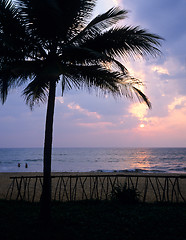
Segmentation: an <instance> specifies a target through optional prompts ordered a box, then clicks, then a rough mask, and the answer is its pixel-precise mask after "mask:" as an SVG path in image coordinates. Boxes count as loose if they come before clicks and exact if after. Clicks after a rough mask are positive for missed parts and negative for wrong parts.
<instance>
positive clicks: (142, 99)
mask: <svg viewBox="0 0 186 240" xmlns="http://www.w3.org/2000/svg"><path fill="white" fill-rule="evenodd" d="M132 89H133V90H134V92H135V93H136V96H137V98H138V100H139V102H145V103H146V104H147V106H148V107H149V108H152V105H151V102H150V100H149V99H148V98H147V96H146V95H145V94H144V93H143V92H142V91H141V90H140V89H138V88H136V87H134V86H133V87H132Z"/></svg>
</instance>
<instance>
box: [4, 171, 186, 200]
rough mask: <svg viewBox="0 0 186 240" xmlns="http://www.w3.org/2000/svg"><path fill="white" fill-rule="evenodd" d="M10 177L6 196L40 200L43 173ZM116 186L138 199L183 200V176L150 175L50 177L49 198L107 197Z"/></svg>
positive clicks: (185, 178)
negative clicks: (134, 190)
mask: <svg viewBox="0 0 186 240" xmlns="http://www.w3.org/2000/svg"><path fill="white" fill-rule="evenodd" d="M11 180H12V182H11V185H10V187H9V189H8V191H7V195H6V199H15V200H25V201H31V202H35V201H39V200H40V197H41V193H42V185H43V176H22V177H11ZM118 185H123V186H124V185H126V186H127V187H128V188H135V189H137V191H138V192H139V193H140V200H141V201H142V202H186V188H185V187H186V175H154V174H152V175H151V174H149V175H144V174H141V175H140V174H135V175H134V174H95V175H92V174H91V175H58V176H52V200H56V201H76V200H87V199H100V200H103V199H110V197H111V192H112V190H113V189H114V187H116V186H118ZM184 186H185V187H184Z"/></svg>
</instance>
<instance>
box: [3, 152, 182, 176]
mask: <svg viewBox="0 0 186 240" xmlns="http://www.w3.org/2000/svg"><path fill="white" fill-rule="evenodd" d="M42 171H43V149H42V148H0V172H42ZM52 171H53V172H92V171H93V172H117V171H118V172H160V173H161V172H162V173H186V148H53V154H52Z"/></svg>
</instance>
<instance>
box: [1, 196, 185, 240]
mask: <svg viewBox="0 0 186 240" xmlns="http://www.w3.org/2000/svg"><path fill="white" fill-rule="evenodd" d="M39 210H40V208H39V204H38V203H28V202H20V201H19V202H16V201H5V200H1V201H0V235H1V239H3V240H6V239H12V240H13V239H24V240H27V239H35V240H36V239H40V240H41V239H69V240H70V239H83V240H85V239H96V240H98V239H102V240H103V239H106V240H109V239H117V240H120V239H144V240H147V239H150V240H153V239H158V240H159V239H164V240H166V239H167V240H171V239H172V240H175V239H176V240H181V239H182V240H183V239H186V205H185V204H142V203H139V204H133V205H132V204H121V203H119V202H117V201H107V202H106V201H82V202H68V203H58V202H55V203H53V205H52V224H51V225H50V227H45V228H44V229H43V230H42V228H41V226H40V225H39V223H38V216H39Z"/></svg>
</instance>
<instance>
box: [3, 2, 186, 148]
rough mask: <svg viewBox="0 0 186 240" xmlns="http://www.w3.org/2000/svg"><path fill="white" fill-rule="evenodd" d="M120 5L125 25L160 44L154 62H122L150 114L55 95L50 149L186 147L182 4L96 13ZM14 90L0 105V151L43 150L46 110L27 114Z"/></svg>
mask: <svg viewBox="0 0 186 240" xmlns="http://www.w3.org/2000/svg"><path fill="white" fill-rule="evenodd" d="M116 5H119V6H120V7H121V8H125V9H127V10H129V11H130V12H129V14H128V18H127V19H126V20H125V21H124V24H125V25H129V24H130V25H134V26H136V25H140V26H141V27H142V28H145V29H148V30H149V31H150V32H153V33H156V34H159V35H160V36H162V37H163V38H165V41H164V42H163V44H162V47H161V51H162V52H163V55H162V56H161V57H158V58H150V57H149V59H146V60H136V61H135V62H134V61H133V60H132V59H128V61H127V62H124V63H125V65H126V67H127V68H128V70H129V71H130V72H131V74H132V75H134V76H135V77H137V78H139V79H141V80H143V82H144V83H145V85H146V87H145V88H144V91H145V93H146V94H147V95H148V97H149V98H150V100H151V102H152V110H148V109H147V108H146V106H145V105H144V104H139V103H138V102H137V100H136V101H134V102H131V101H130V100H128V99H125V98H123V99H118V100H114V99H113V98H112V97H107V98H103V97H96V94H94V93H92V94H89V93H88V92H80V91H69V92H67V93H66V95H65V96H64V98H62V97H61V95H60V88H59V89H58V90H57V97H56V108H55V122H54V144H53V145H54V147H186V45H185V43H186V28H185V23H186V0H177V1H173V0H163V1H162V0H151V1H146V0H133V1H131V0H120V1H119V0H99V1H98V5H97V9H96V11H95V12H96V13H97V14H98V13H102V12H104V11H107V10H108V9H109V8H111V7H112V6H116ZM21 91H22V89H15V90H13V91H12V92H11V93H10V94H9V96H8V100H7V102H6V103H5V105H3V106H2V105H0V147H42V146H43V138H44V125H45V113H46V105H41V106H40V107H35V109H34V111H32V112H31V111H30V109H29V107H28V106H27V105H26V104H25V102H24V99H23V97H21Z"/></svg>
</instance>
